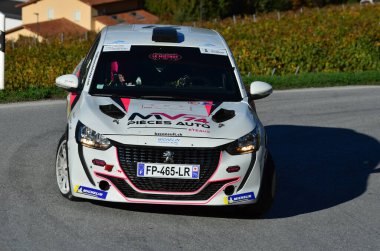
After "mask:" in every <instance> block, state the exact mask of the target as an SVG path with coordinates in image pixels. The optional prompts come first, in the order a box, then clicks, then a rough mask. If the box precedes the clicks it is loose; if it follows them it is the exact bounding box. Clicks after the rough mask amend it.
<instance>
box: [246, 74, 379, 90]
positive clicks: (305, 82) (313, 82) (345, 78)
mask: <svg viewBox="0 0 380 251" xmlns="http://www.w3.org/2000/svg"><path fill="white" fill-rule="evenodd" d="M257 80H259V81H264V82H267V83H269V84H271V85H272V86H273V88H274V89H275V90H283V89H294V88H312V87H332V86H347V85H376V84H380V71H365V72H348V73H345V72H331V73H302V74H299V75H285V76H249V77H248V76H245V77H243V81H244V83H245V84H246V85H249V84H250V83H251V82H253V81H257Z"/></svg>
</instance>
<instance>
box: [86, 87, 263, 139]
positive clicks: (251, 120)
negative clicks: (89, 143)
mask: <svg viewBox="0 0 380 251" xmlns="http://www.w3.org/2000/svg"><path fill="white" fill-rule="evenodd" d="M83 95H84V97H82V102H80V103H81V107H80V117H79V120H80V121H81V122H82V123H83V124H85V125H86V126H88V127H90V128H91V129H93V130H95V131H96V132H98V133H101V134H104V135H106V136H107V137H108V138H113V136H120V135H123V136H128V135H129V136H157V137H188V138H208V139H225V140H229V141H231V140H235V139H237V138H239V137H241V136H243V135H245V134H247V133H248V132H250V131H252V130H253V129H254V128H255V126H256V123H258V119H256V115H255V113H253V112H252V111H251V110H250V108H249V106H248V104H247V103H245V102H223V103H215V102H208V101H195V102H189V101H160V100H147V99H129V98H110V97H96V96H91V95H89V94H83Z"/></svg>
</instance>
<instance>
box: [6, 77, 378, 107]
mask: <svg viewBox="0 0 380 251" xmlns="http://www.w3.org/2000/svg"><path fill="white" fill-rule="evenodd" d="M255 80H259V81H264V82H267V83H269V84H271V85H272V86H273V88H274V89H275V90H284V89H294V88H316V87H332V86H348V85H376V84H379V85H380V71H366V72H355V73H303V74H299V75H285V76H245V77H243V81H244V83H245V84H246V86H247V87H248V86H249V84H250V83H251V82H253V81H255ZM66 94H67V93H66V92H65V91H64V90H61V89H59V88H58V87H55V86H53V87H49V88H30V89H26V90H20V91H7V90H3V91H0V103H10V102H21V101H33V100H42V99H62V98H64V97H65V96H66Z"/></svg>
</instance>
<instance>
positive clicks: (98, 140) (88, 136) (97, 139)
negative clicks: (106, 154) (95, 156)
mask: <svg viewBox="0 0 380 251" xmlns="http://www.w3.org/2000/svg"><path fill="white" fill-rule="evenodd" d="M76 138H77V142H78V144H81V145H83V146H86V147H89V148H94V149H99V150H107V149H108V148H110V147H111V142H110V141H109V139H107V138H106V137H104V136H103V135H102V134H100V133H97V132H96V131H94V130H92V129H91V128H89V127H87V126H85V125H83V124H82V123H80V122H79V123H78V126H77V132H76Z"/></svg>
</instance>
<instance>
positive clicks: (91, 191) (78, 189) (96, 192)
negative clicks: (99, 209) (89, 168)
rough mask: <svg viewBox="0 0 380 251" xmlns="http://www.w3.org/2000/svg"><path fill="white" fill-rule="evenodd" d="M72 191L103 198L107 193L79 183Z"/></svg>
mask: <svg viewBox="0 0 380 251" xmlns="http://www.w3.org/2000/svg"><path fill="white" fill-rule="evenodd" d="M74 192H75V193H80V194H85V195H88V196H92V197H96V198H99V199H103V200H104V199H106V197H107V194H108V193H107V192H105V191H101V190H98V189H94V188H90V187H85V186H80V185H76V186H75V187H74Z"/></svg>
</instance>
